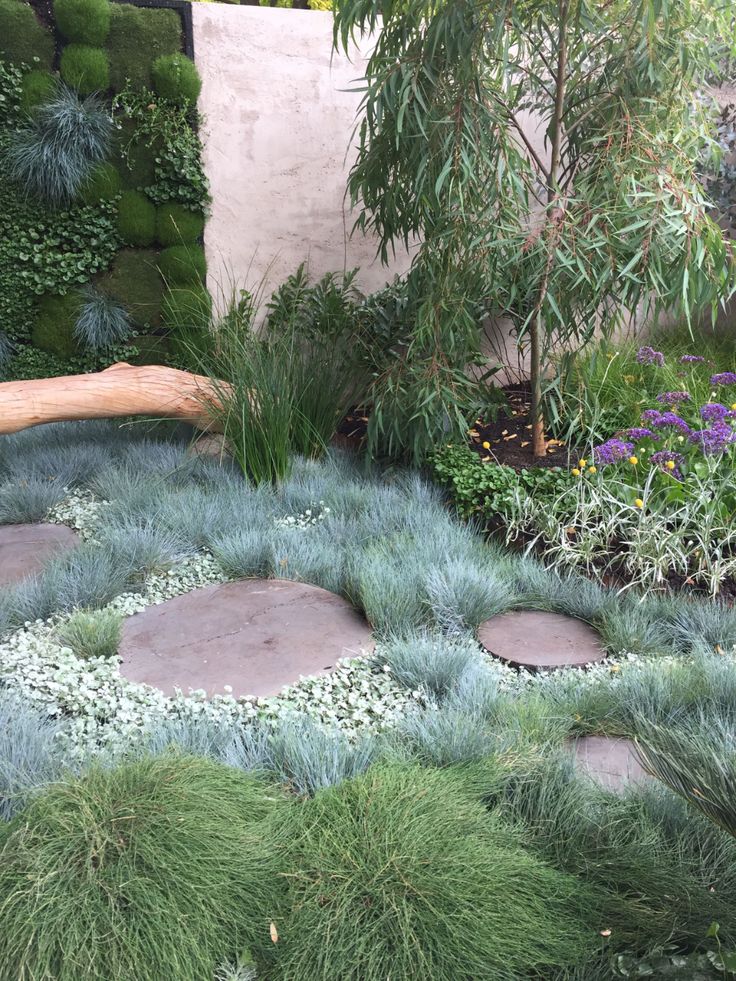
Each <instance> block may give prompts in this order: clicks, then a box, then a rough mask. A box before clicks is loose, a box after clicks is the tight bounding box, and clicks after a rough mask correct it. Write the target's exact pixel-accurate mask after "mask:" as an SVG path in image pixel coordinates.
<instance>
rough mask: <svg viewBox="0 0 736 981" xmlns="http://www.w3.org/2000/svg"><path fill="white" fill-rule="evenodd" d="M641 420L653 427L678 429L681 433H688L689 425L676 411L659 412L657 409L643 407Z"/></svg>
mask: <svg viewBox="0 0 736 981" xmlns="http://www.w3.org/2000/svg"><path fill="white" fill-rule="evenodd" d="M641 418H642V422H647V423H649V425H650V426H651V427H652V428H653V429H678V430H679V431H680V432H681V433H684V434H686V435H687V434H689V433H690V427H689V426H688V424H687V423H686V422H685V420H684V419H683V418H682V417H681V416H678V415H677V413H676V412H660V411H659V409H645V410H644V412H642V414H641Z"/></svg>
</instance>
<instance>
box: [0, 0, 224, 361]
mask: <svg viewBox="0 0 736 981" xmlns="http://www.w3.org/2000/svg"><path fill="white" fill-rule="evenodd" d="M183 41H184V37H183V31H182V20H181V17H180V14H179V12H178V11H177V10H174V9H169V8H166V9H164V8H160V9H159V8H149V7H136V6H134V5H132V4H126V3H110V2H109V0H55V3H54V6H53V19H52V20H50V19H49V17H48V12H47V11H46V8H41V7H39V8H38V9H36V8H34V7H33V6H32V5H30V4H28V3H25V2H23V0H0V157H1V158H2V164H3V166H2V169H1V170H0V324H1V325H2V336H1V337H0V375H1V376H2V377H3V378H6V379H7V378H25V377H41V376H45V375H55V374H66V373H71V372H80V371H90V370H98V369H99V368H101V367H104V366H105V365H107V364H110V363H112V362H114V361H116V360H120V359H121V358H125V359H127V360H138V361H161V360H165V359H166V358H167V355H168V350H169V340H170V337H171V335H172V334H175V333H176V332H177V330H180V329H181V328H182V327H186V326H189V321H191V320H192V318H193V317H194V316H195V314H193V313H192V312H191V311H190V310H188V308H187V304H186V303H185V302H183V300H182V295H188V294H190V293H191V294H192V295H193V296H195V297H196V298H197V299H198V303H197V304H194V305H192V309H194V308H195V307H196V310H197V312H196V317H198V318H200V319H201V318H202V310H203V309H204V308H205V307H207V304H206V303H203V302H202V297H203V296H206V291H205V286H204V280H205V274H206V269H205V262H204V252H203V249H202V246H201V236H202V232H203V228H204V214H205V210H206V207H207V203H208V188H207V180H206V177H205V175H204V171H203V168H202V162H201V144H200V140H199V137H198V134H197V127H198V116H197V110H196V101H197V96H198V94H199V88H200V85H201V82H200V79H199V76H198V73H197V70H196V68H195V66H194V64H193V62H192V61H191V60H190V59H188V58H187V57H186V56H185V55H184V54H183V53H182V47H183ZM207 308H208V307H207Z"/></svg>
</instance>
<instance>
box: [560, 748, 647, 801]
mask: <svg viewBox="0 0 736 981" xmlns="http://www.w3.org/2000/svg"><path fill="white" fill-rule="evenodd" d="M574 753H575V763H576V766H577V767H578V768H579V769H580V770H581V771H582V772H584V773H587V774H588V775H589V776H591V777H592V778H593V779H594V780H595V781H596V782H597V783H599V784H600V785H601V786H602V787H605V788H606V789H607V790H618V791H621V790H623V789H624V788H625V787H626V785H627V784H629V783H641V782H642V781H645V780H651V779H652V778H651V777H650V776H649V775H648V774H647V773H646V772H645V770H644V769H643V767H642V765H641V763H640V762H639V760H638V759H637V757H636V751H635V749H634V743H633V742H632V741H631V740H630V739H618V738H614V737H611V736H583V737H582V738H581V739H577V740H576V741H575V744H574Z"/></svg>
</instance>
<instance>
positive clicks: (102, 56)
mask: <svg viewBox="0 0 736 981" xmlns="http://www.w3.org/2000/svg"><path fill="white" fill-rule="evenodd" d="M59 71H60V72H61V77H62V78H63V80H64V81H65V82H66V84H67V85H71V87H72V88H74V89H76V90H77V92H79V93H80V95H91V94H92V93H93V92H106V91H107V90H108V89H109V87H110V63H109V61H108V58H107V53H106V52H105V51H104V50H103V49H102V48H93V47H91V46H90V45H88V44H67V46H66V47H65V48H64V50H63V51H62V52H61V61H60V63H59Z"/></svg>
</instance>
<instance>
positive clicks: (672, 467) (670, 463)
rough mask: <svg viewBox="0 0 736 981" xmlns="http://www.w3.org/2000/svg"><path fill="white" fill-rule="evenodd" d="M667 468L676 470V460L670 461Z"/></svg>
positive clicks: (666, 464)
mask: <svg viewBox="0 0 736 981" xmlns="http://www.w3.org/2000/svg"><path fill="white" fill-rule="evenodd" d="M665 466H666V467H667V469H668V470H674V469H675V461H674V460H668V461H667V462H666V463H665Z"/></svg>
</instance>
